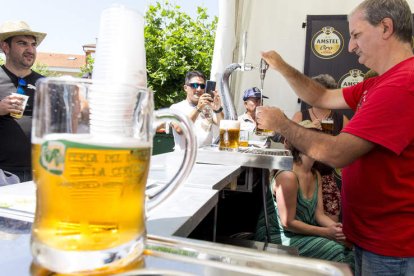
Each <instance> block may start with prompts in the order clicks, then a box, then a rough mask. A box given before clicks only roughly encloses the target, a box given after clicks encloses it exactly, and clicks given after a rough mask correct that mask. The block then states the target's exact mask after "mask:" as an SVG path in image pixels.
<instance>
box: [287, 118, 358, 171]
mask: <svg viewBox="0 0 414 276" xmlns="http://www.w3.org/2000/svg"><path fill="white" fill-rule="evenodd" d="M280 134H282V135H283V137H285V138H286V140H288V141H290V142H291V143H292V144H293V145H294V146H295V148H297V149H298V150H299V151H300V152H303V153H304V154H306V155H307V156H309V157H311V158H312V159H315V160H318V161H320V162H322V163H324V164H326V165H329V166H331V167H333V168H342V167H344V166H346V165H347V164H349V163H351V162H352V161H354V160H355V159H356V158H357V157H358V156H360V155H361V154H363V153H364V151H365V150H363V149H361V151H360V152H358V151H354V150H351V148H347V146H346V144H345V141H343V140H341V141H338V139H339V138H340V137H339V136H331V135H329V134H325V133H321V132H317V131H314V130H309V129H307V128H304V127H302V126H300V125H299V124H297V123H295V122H293V121H291V120H289V119H287V118H286V120H284V121H283V123H282V124H281V126H280ZM340 135H347V134H340ZM341 138H342V136H341Z"/></svg>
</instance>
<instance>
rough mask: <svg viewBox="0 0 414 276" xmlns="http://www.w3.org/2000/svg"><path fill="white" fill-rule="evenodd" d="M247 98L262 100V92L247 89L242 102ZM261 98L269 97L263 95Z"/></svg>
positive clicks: (253, 88)
mask: <svg viewBox="0 0 414 276" xmlns="http://www.w3.org/2000/svg"><path fill="white" fill-rule="evenodd" d="M248 98H258V99H260V98H262V92H261V91H260V89H259V88H257V87H252V88H249V89H247V90H246V91H244V95H243V101H246V100H247V99H248ZM263 98H265V99H269V97H266V96H265V95H263Z"/></svg>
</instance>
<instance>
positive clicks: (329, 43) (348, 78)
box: [302, 15, 369, 118]
mask: <svg viewBox="0 0 414 276" xmlns="http://www.w3.org/2000/svg"><path fill="white" fill-rule="evenodd" d="M306 27H307V30H306V52H305V68H304V73H305V75H307V76H309V77H314V76H317V75H319V74H329V75H331V76H332V77H333V78H334V79H335V80H336V82H337V83H338V87H345V86H350V85H353V84H356V83H358V82H360V81H362V80H363V78H364V74H365V73H366V72H367V71H368V70H369V69H368V68H366V67H365V66H364V65H361V64H359V63H358V57H357V56H356V55H355V54H353V53H349V52H348V43H349V29H348V21H347V16H346V15H308V17H307V22H306ZM306 108H308V105H307V104H306V103H305V102H302V109H306ZM341 112H343V113H345V115H346V116H347V117H349V118H351V117H352V115H353V113H352V111H351V110H341Z"/></svg>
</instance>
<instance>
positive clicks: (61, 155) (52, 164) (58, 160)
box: [40, 141, 66, 175]
mask: <svg viewBox="0 0 414 276" xmlns="http://www.w3.org/2000/svg"><path fill="white" fill-rule="evenodd" d="M65 150H66V146H65V144H64V143H62V142H59V141H47V142H45V143H43V144H42V152H41V153H40V164H41V165H42V167H43V168H45V169H46V170H48V171H49V172H51V173H53V174H56V175H61V174H62V173H63V169H64V168H65Z"/></svg>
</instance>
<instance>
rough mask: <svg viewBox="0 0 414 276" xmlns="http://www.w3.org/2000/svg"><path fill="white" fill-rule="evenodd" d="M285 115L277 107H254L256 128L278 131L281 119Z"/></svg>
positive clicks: (283, 118)
mask: <svg viewBox="0 0 414 276" xmlns="http://www.w3.org/2000/svg"><path fill="white" fill-rule="evenodd" d="M286 119H287V118H286V115H285V114H284V113H283V111H282V110H281V109H279V108H277V107H271V106H258V107H256V123H257V128H260V129H267V130H272V131H275V132H277V133H278V132H280V127H281V125H282V122H283V120H286Z"/></svg>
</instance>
